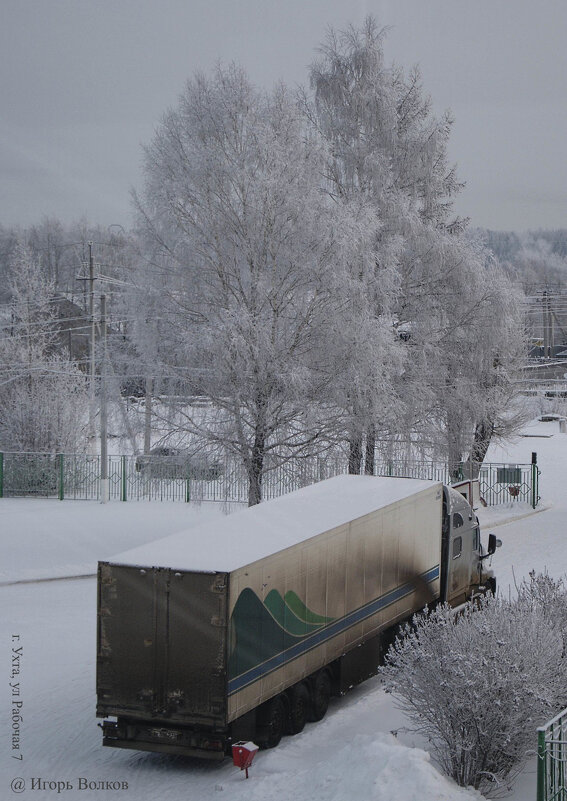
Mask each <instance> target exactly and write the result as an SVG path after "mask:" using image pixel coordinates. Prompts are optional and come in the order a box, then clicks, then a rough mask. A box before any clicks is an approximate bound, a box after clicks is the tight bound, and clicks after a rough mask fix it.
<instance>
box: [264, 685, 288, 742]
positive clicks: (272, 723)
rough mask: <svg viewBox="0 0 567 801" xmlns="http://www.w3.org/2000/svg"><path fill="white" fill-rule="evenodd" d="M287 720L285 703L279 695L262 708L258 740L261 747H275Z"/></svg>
mask: <svg viewBox="0 0 567 801" xmlns="http://www.w3.org/2000/svg"><path fill="white" fill-rule="evenodd" d="M285 721H286V710H285V705H284V702H283V700H282V699H281V697H280V696H279V695H278V696H276V697H275V698H272V700H271V701H268V702H267V703H266V705H265V707H264V709H263V710H262V717H261V724H260V732H259V735H258V740H259V743H260V746H261V748H275V747H276V745H277V744H278V743H279V741H280V740H281V739H282V736H283V733H284V729H285Z"/></svg>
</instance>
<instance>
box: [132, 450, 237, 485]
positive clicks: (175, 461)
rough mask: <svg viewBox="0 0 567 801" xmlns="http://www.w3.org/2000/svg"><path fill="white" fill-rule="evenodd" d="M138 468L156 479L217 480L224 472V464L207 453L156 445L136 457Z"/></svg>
mask: <svg viewBox="0 0 567 801" xmlns="http://www.w3.org/2000/svg"><path fill="white" fill-rule="evenodd" d="M136 470H137V471H138V472H142V473H144V474H145V475H147V476H148V478H156V479H168V478H171V479H187V478H190V479H194V480H195V481H216V480H217V479H218V478H220V476H221V475H222V474H223V467H222V464H221V463H220V462H219V461H217V460H215V459H209V458H208V457H207V456H206V455H205V454H202V453H200V454H189V453H187V452H186V451H181V450H178V449H177V448H169V447H164V446H161V447H156V448H152V450H151V451H150V452H149V454H144V455H142V456H138V457H136Z"/></svg>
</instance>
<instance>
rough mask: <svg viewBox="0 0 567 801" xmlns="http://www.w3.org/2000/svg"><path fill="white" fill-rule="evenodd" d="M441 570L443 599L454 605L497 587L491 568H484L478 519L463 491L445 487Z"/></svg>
mask: <svg viewBox="0 0 567 801" xmlns="http://www.w3.org/2000/svg"><path fill="white" fill-rule="evenodd" d="M441 548H442V560H441V564H442V572H441V595H440V600H441V601H446V602H447V603H449V604H450V605H451V606H458V605H459V604H461V603H464V602H465V601H468V600H469V599H470V598H471V597H472V595H474V594H475V593H476V592H484V591H486V590H487V589H490V590H494V589H495V581H494V578H493V575H492V571H490V570H488V569H486V568H484V566H483V559H484V556H485V555H484V554H483V551H482V546H481V543H480V528H479V524H478V519H477V517H476V515H475V513H474V511H473V509H472V508H471V506H470V505H469V503H468V502H467V501H466V499H465V498H464V497H463V496H462V495H461V493H460V492H457V490H455V489H453V488H452V487H447V486H445V487H443V522H442V542H441Z"/></svg>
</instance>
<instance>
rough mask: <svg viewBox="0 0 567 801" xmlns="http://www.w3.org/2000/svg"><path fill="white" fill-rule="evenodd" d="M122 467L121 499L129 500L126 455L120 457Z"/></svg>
mask: <svg viewBox="0 0 567 801" xmlns="http://www.w3.org/2000/svg"><path fill="white" fill-rule="evenodd" d="M120 467H121V475H120V478H121V484H120V500H121V501H127V500H128V496H127V487H128V482H127V481H126V457H125V456H121V457H120Z"/></svg>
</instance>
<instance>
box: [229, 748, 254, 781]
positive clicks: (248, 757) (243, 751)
mask: <svg viewBox="0 0 567 801" xmlns="http://www.w3.org/2000/svg"><path fill="white" fill-rule="evenodd" d="M257 750H258V746H257V745H256V744H255V743H252V742H247V743H245V742H244V740H240V741H239V742H238V743H234V744H233V746H232V762H233V764H234V765H236V767H237V768H240V770H245V771H246V778H248V768H249V767H250V765H251V764H252V760H253V759H254V757H255V756H256V752H257Z"/></svg>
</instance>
